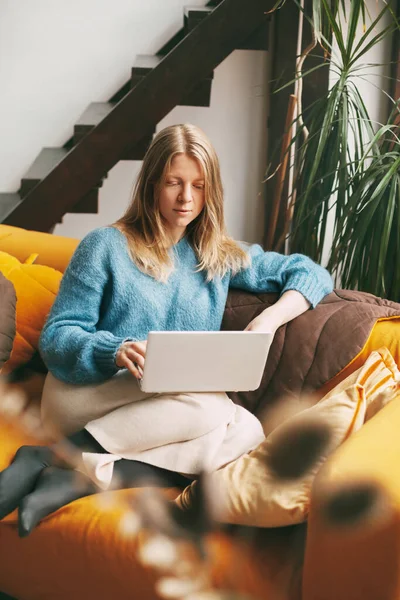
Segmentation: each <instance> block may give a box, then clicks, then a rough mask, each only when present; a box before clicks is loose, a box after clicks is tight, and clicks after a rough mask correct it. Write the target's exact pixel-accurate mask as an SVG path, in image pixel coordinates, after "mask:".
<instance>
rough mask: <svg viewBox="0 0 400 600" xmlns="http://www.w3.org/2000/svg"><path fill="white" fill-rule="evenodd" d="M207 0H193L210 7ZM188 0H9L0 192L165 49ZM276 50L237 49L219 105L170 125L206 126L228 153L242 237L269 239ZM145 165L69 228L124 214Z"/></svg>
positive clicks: (225, 163) (230, 196)
mask: <svg viewBox="0 0 400 600" xmlns="http://www.w3.org/2000/svg"><path fill="white" fill-rule="evenodd" d="M205 3H206V0H190V3H189V4H190V5H191V6H203V5H204V4H205ZM187 4H188V2H187V0H145V1H143V0H68V2H65V0H35V1H34V2H32V0H18V1H15V0H1V2H0V87H1V90H2V91H1V96H0V97H1V100H0V102H1V111H0V131H1V132H2V143H1V145H0V191H15V190H16V189H18V187H19V184H20V179H21V177H22V176H23V174H24V172H25V171H26V170H27V168H28V167H29V165H30V164H31V163H32V161H33V160H34V159H35V157H36V155H37V154H38V153H39V152H40V150H41V148H42V147H46V146H60V145H63V144H64V143H65V141H66V140H67V139H68V138H69V137H70V136H71V134H72V130H73V125H74V123H75V121H76V120H77V119H78V118H79V116H80V115H81V113H82V112H83V111H84V110H85V108H86V106H87V105H88V104H89V103H91V102H102V101H106V100H108V99H109V98H110V97H111V96H112V95H113V94H114V93H115V92H116V91H117V90H118V89H119V88H120V87H121V85H122V84H124V83H125V82H126V81H127V80H128V79H129V76H130V69H131V67H132V65H133V64H134V59H135V56H136V55H138V54H153V53H155V52H156V51H157V50H158V49H159V48H160V47H161V46H162V45H163V44H164V43H165V42H166V41H168V40H169V39H170V38H171V37H172V35H173V34H174V33H175V32H176V31H177V30H178V29H179V28H180V27H181V26H182V23H183V7H184V6H185V5H187ZM266 82H267V53H265V52H254V51H253V52H252V51H237V52H235V53H234V54H233V55H231V56H230V57H229V58H228V59H227V60H226V61H225V62H224V63H223V64H222V65H220V67H219V68H218V69H217V71H216V74H215V80H214V84H213V92H212V104H211V107H210V108H195V107H193V108H192V107H178V108H176V109H175V110H173V111H172V113H171V114H170V115H168V116H167V118H166V119H164V121H163V122H162V123H161V124H160V127H162V126H164V125H167V124H172V123H179V122H192V123H195V124H196V125H199V126H200V127H202V128H203V129H204V130H205V131H206V133H207V134H208V135H209V137H210V138H211V140H212V142H213V143H214V145H215V147H216V149H217V151H218V153H219V156H220V160H221V165H222V175H223V180H224V185H225V189H226V220H227V224H228V229H229V231H230V233H231V234H232V235H234V236H235V237H236V238H240V239H246V240H247V241H260V240H261V237H262V229H263V199H262V197H261V196H260V197H259V196H258V194H259V192H260V191H261V189H262V185H261V180H262V176H263V172H264V170H265V160H266V159H265V148H266V120H267V93H266V87H267V84H266ZM139 167H140V163H134V162H121V163H119V164H118V165H117V166H116V167H115V168H114V169H113V170H112V171H111V172H110V173H109V176H108V178H107V180H106V181H105V183H104V185H103V188H102V189H101V193H100V212H99V214H98V215H67V216H66V217H65V218H64V220H63V224H62V225H59V226H57V227H56V230H55V233H57V234H59V235H66V236H74V237H82V236H83V235H85V233H86V232H87V231H89V230H91V229H93V228H94V227H97V226H100V225H103V224H106V223H109V222H111V221H113V220H115V219H116V218H117V217H118V216H120V215H121V214H122V212H123V211H124V210H125V207H126V205H127V203H128V201H129V196H130V192H131V188H132V185H133V182H134V180H135V177H136V175H137V172H138V169H139Z"/></svg>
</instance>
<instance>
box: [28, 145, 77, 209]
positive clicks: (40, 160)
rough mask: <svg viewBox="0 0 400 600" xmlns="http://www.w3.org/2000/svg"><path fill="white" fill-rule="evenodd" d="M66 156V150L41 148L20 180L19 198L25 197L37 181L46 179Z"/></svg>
mask: <svg viewBox="0 0 400 600" xmlns="http://www.w3.org/2000/svg"><path fill="white" fill-rule="evenodd" d="M67 154H68V150H66V149H65V148H43V150H42V151H41V152H40V153H39V154H38V156H37V158H36V159H35V160H34V162H33V163H32V164H31V166H30V167H29V169H28V171H27V172H26V173H25V175H24V177H23V178H22V180H21V188H20V190H19V193H20V194H21V197H22V198H23V197H24V196H26V195H27V194H28V193H29V192H30V191H31V189H33V188H34V187H35V186H36V185H37V184H38V183H39V181H41V180H42V179H44V178H45V177H47V175H48V174H49V173H51V171H52V170H53V169H54V168H55V167H56V166H57V165H58V163H60V162H61V161H62V160H64V158H65V157H66V155H67Z"/></svg>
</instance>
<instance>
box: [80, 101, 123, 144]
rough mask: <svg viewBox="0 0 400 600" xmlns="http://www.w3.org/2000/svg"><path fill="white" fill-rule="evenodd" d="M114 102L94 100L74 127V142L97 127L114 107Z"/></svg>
mask: <svg viewBox="0 0 400 600" xmlns="http://www.w3.org/2000/svg"><path fill="white" fill-rule="evenodd" d="M114 106H115V104H113V103H112V102H92V103H91V104H89V106H88V107H87V109H86V110H85V111H84V113H83V114H82V115H81V116H80V117H79V120H78V121H77V122H76V123H75V127H74V144H78V143H79V142H80V141H81V139H82V138H83V137H84V136H85V135H86V134H87V133H89V131H91V130H92V129H93V127H96V125H98V124H99V123H100V122H101V121H102V120H103V119H104V118H105V117H106V116H107V115H108V114H109V113H110V112H111V111H112V109H113V108H114Z"/></svg>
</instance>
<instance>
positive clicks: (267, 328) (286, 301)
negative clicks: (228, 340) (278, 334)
mask: <svg viewBox="0 0 400 600" xmlns="http://www.w3.org/2000/svg"><path fill="white" fill-rule="evenodd" d="M310 306H311V304H310V302H309V301H308V300H307V299H306V298H304V296H303V295H302V294H300V292H297V291H296V290H289V291H287V292H285V293H284V294H282V296H281V297H280V298H279V300H278V302H276V303H275V304H273V305H272V306H269V307H268V308H266V309H265V310H263V312H262V313H261V314H259V315H258V317H256V318H255V319H253V320H252V321H250V323H249V324H248V325H247V327H246V329H245V331H260V332H262V333H268V332H271V333H275V331H276V330H277V329H278V327H280V326H281V325H284V324H285V323H287V322H288V321H291V320H292V319H295V318H296V317H298V316H299V315H301V314H302V313H304V312H305V311H306V310H308V309H309V308H310Z"/></svg>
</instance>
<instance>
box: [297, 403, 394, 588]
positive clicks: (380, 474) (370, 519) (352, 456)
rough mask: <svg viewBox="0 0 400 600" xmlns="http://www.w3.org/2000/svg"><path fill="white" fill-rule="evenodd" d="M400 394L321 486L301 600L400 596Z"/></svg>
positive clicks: (333, 463)
mask: <svg viewBox="0 0 400 600" xmlns="http://www.w3.org/2000/svg"><path fill="white" fill-rule="evenodd" d="M399 432H400V395H398V396H397V397H396V398H395V399H394V400H393V401H392V402H390V403H389V404H388V405H386V406H385V408H383V409H382V410H381V411H380V412H379V413H378V414H376V415H375V416H374V417H373V418H372V419H371V420H370V421H369V422H368V423H366V424H365V425H364V426H363V427H362V428H361V429H360V430H359V431H358V432H357V433H356V434H354V435H353V436H352V437H351V438H349V439H348V440H347V441H346V443H345V444H343V446H341V447H340V448H339V449H338V450H337V451H336V452H335V454H334V455H333V456H332V457H331V458H330V459H329V461H328V462H327V463H326V464H325V466H324V467H323V468H322V469H321V471H320V472H319V473H318V476H317V478H316V480H315V483H314V487H313V492H312V499H311V507H310V515H309V523H308V535H307V546H306V555H305V564H304V573H303V600H338V599H339V598H348V599H350V598H351V600H395V599H396V598H399V597H400V435H399Z"/></svg>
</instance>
